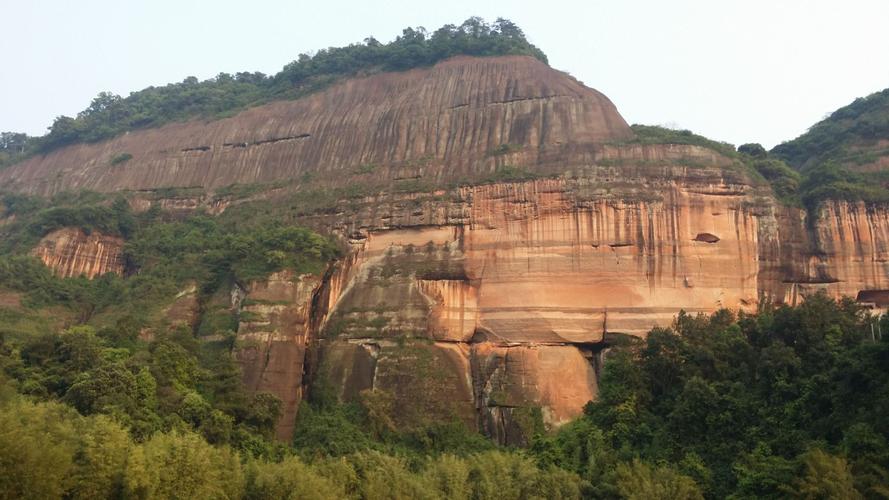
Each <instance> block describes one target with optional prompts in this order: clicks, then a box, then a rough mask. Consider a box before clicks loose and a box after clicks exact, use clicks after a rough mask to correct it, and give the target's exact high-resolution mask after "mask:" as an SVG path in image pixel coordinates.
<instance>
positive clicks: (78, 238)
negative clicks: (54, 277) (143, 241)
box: [31, 228, 124, 278]
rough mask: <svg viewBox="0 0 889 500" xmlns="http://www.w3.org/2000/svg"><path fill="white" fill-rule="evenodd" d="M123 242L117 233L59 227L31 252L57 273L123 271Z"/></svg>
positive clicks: (92, 273) (99, 273)
mask: <svg viewBox="0 0 889 500" xmlns="http://www.w3.org/2000/svg"><path fill="white" fill-rule="evenodd" d="M123 245H124V241H123V238H121V237H119V236H108V235H104V234H101V233H99V232H96V231H92V232H90V233H86V232H84V231H83V230H81V229H80V228H62V229H57V230H55V231H53V232H51V233H49V234H47V235H46V236H44V237H43V239H41V240H40V243H38V245H37V246H36V247H35V248H34V249H33V250H32V251H31V253H32V255H34V256H35V257H37V258H39V259H40V260H41V261H43V263H44V264H46V265H47V266H48V267H50V268H52V269H53V271H55V273H56V274H58V275H59V276H62V277H71V276H80V275H84V276H86V277H87V278H94V277H96V276H101V275H103V274H105V273H115V274H123V272H124V259H123Z"/></svg>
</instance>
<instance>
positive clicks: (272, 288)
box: [232, 271, 322, 440]
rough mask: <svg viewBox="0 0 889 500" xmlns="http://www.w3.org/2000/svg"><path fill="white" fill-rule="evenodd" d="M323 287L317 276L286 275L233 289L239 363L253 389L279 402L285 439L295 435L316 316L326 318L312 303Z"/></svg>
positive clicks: (280, 428)
mask: <svg viewBox="0 0 889 500" xmlns="http://www.w3.org/2000/svg"><path fill="white" fill-rule="evenodd" d="M320 283H321V280H320V278H319V277H317V276H313V275H304V276H295V275H293V273H291V272H289V271H282V272H279V273H275V274H273V275H272V276H270V277H269V278H268V279H266V280H262V281H259V282H252V283H250V284H249V285H248V286H247V288H246V290H241V289H240V288H237V287H236V288H235V289H234V290H233V291H232V302H233V306H234V307H235V308H236V309H237V310H238V323H239V324H238V336H237V340H238V342H237V344H238V345H237V348H236V350H235V359H236V360H237V361H238V363H239V364H240V365H241V368H242V376H243V381H244V385H245V386H246V388H247V389H248V390H249V391H251V392H254V393H257V392H268V393H271V394H274V395H275V396H277V397H278V398H279V399H280V400H281V403H282V409H281V410H282V411H281V418H280V421H279V424H278V426H277V428H276V434H277V436H278V438H279V439H281V440H288V439H290V437H291V436H292V435H293V427H294V425H295V422H296V411H297V409H298V407H299V403H300V401H301V400H302V395H303V374H304V363H305V361H306V350H307V348H308V346H309V342H310V341H311V340H312V339H313V334H314V330H313V324H314V323H313V317H312V314H313V313H314V314H315V315H321V314H322V312H321V311H319V310H318V309H317V308H315V309H313V301H312V299H313V297H314V295H315V293H316V292H317V290H318V288H319V285H320Z"/></svg>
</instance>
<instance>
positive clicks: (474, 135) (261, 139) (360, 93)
mask: <svg viewBox="0 0 889 500" xmlns="http://www.w3.org/2000/svg"><path fill="white" fill-rule="evenodd" d="M631 136H632V132H631V131H630V129H629V127H628V126H627V124H626V122H625V121H624V120H623V118H621V116H620V114H618V112H617V110H616V109H615V107H614V105H613V104H612V103H611V102H610V101H609V100H608V98H606V97H605V96H604V95H602V94H600V93H599V92H596V91H595V90H592V89H590V88H587V87H585V86H583V85H582V84H581V83H579V82H577V81H576V80H575V79H573V78H571V77H570V76H568V75H567V74H565V73H561V72H558V71H555V70H553V69H552V68H550V67H548V66H546V65H545V64H543V63H541V62H540V61H538V60H536V59H533V58H531V57H524V56H510V57H491V58H470V57H457V58H453V59H450V60H447V61H444V62H442V63H439V64H437V65H435V66H434V67H432V68H423V69H415V70H411V71H406V72H402V73H383V74H378V75H374V76H369V77H365V78H354V79H351V80H348V81H345V82H343V83H340V84H337V85H335V86H333V87H331V88H330V89H328V90H326V91H323V92H319V93H317V94H313V95H310V96H307V97H304V98H302V99H299V100H294V101H280V102H274V103H271V104H267V105H264V106H259V107H254V108H250V109H247V110H246V111H243V112H241V113H239V114H238V115H236V116H234V117H231V118H225V119H221V120H214V121H209V122H208V121H203V120H194V121H190V122H185V123H173V124H169V125H166V126H163V127H160V128H156V129H148V130H141V131H134V132H130V133H127V134H124V135H122V136H120V137H117V138H115V139H113V140H109V141H104V142H100V143H97V144H77V145H73V146H69V147H66V148H62V149H59V150H57V151H53V152H51V153H49V154H47V155H44V156H39V157H34V158H31V159H29V160H27V161H24V162H22V163H19V164H17V165H14V166H13V167H11V168H10V169H4V170H3V171H2V172H0V186H2V187H4V188H5V189H7V190H14V191H21V192H27V193H32V194H43V195H49V194H53V193H57V192H59V191H65V190H78V189H90V190H94V191H106V192H107V191H116V190H144V189H157V188H165V187H193V186H201V187H204V188H211V189H212V188H219V187H222V186H227V185H230V184H235V183H241V184H249V183H269V182H273V181H282V180H300V179H303V180H305V179H306V178H307V177H312V178H314V179H315V180H316V181H318V182H324V183H326V184H328V185H341V184H342V183H343V182H344V181H348V179H344V176H349V177H351V176H353V175H355V173H356V172H357V173H360V172H366V173H368V174H370V173H372V175H368V176H367V177H366V179H365V180H370V179H371V178H373V179H377V180H379V179H389V180H392V179H409V178H410V179H414V178H420V177H422V178H424V179H427V180H429V181H443V180H447V179H455V178H461V177H465V176H472V175H475V174H477V173H479V172H481V171H483V170H485V169H486V168H489V167H492V166H493V165H494V163H496V160H498V159H503V158H508V161H509V162H510V164H512V165H533V166H535V167H543V166H546V165H550V166H556V165H562V166H564V165H565V164H568V163H572V162H574V161H575V160H576V159H578V158H582V157H583V155H584V154H586V152H587V151H588V150H589V149H590V148H591V147H592V145H593V144H596V143H602V142H605V141H610V140H617V139H626V138H629V137H631ZM498 148H499V149H498ZM121 153H129V154H131V155H132V159H130V160H128V161H126V162H124V163H120V164H117V165H112V164H111V160H112V158H114V157H115V156H117V155H119V154H121ZM495 156H496V158H495Z"/></svg>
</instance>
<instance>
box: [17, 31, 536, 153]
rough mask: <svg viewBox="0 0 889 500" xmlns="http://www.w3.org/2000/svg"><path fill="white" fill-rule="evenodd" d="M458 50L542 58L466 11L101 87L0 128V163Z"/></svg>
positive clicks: (226, 111) (427, 61)
mask: <svg viewBox="0 0 889 500" xmlns="http://www.w3.org/2000/svg"><path fill="white" fill-rule="evenodd" d="M457 55H470V56H502V55H528V56H533V57H536V58H537V59H540V60H541V61H543V62H546V55H545V54H544V53H543V52H542V51H541V50H540V49H538V48H537V47H535V46H534V45H532V44H531V43H530V42H529V41H528V40H527V38H526V37H525V34H524V33H523V32H522V30H521V28H519V27H518V26H516V25H515V23H513V22H511V21H509V20H507V19H502V18H498V19H497V20H496V21H495V22H494V23H492V24H488V23H486V22H485V21H484V20H483V19H481V18H478V17H471V18H469V19H467V20H466V21H464V22H463V23H462V24H460V25H459V26H457V25H453V24H448V25H445V26H442V27H441V28H439V29H437V30H435V31H432V32H428V31H426V29H424V28H422V27H418V28H406V29H404V31H403V32H402V34H401V35H400V36H398V37H397V38H396V39H395V40H393V41H391V42H389V43H381V42H379V41H377V40H376V39H374V38H373V37H370V38H367V39H365V40H364V41H363V42H361V43H355V44H352V45H348V46H346V47H331V48H327V49H321V50H319V51H317V52H316V53H314V54H300V56H299V58H298V59H297V60H295V61H293V62H291V63H289V64H287V65H286V66H284V68H283V69H282V70H281V71H280V72H279V73H277V74H275V75H271V76H267V75H264V74H262V73H249V72H241V73H236V74H234V75H231V74H228V73H220V74H219V75H217V76H216V77H214V78H211V79H208V80H204V81H198V79H197V78H195V77H188V78H186V79H185V80H183V81H182V82H180V83H172V84H169V85H165V86H162V87H148V88H146V89H143V90H140V91H137V92H132V93H131V94H130V95H129V96H127V97H121V96H118V95H115V94H112V93H110V92H101V93H99V95H98V96H96V98H95V99H93V101H92V102H91V103H90V105H89V106H88V107H87V108H86V109H84V110H83V111H81V112H80V113H78V114H77V116H76V117H73V118H72V117H69V116H60V117H58V118H56V119H55V121H54V122H53V124H52V126H50V127H49V132H48V133H47V134H46V135H44V136H42V137H28V136H27V135H25V134H17V133H12V132H5V133H3V135H2V136H0V166H3V165H9V164H11V163H14V162H16V161H19V160H20V159H22V158H25V157H27V156H28V155H32V154H42V153H46V152H49V151H52V150H53V149H56V148H59V147H62V146H66V145H68V144H73V143H77V142H97V141H101V140H104V139H108V138H111V137H114V136H116V135H118V134H121V133H123V132H126V131H129V130H136V129H141V128H150V127H157V126H160V125H163V124H165V123H169V122H172V121H182V120H189V119H194V118H204V119H212V118H220V117H223V116H228V115H231V114H234V113H236V112H238V111H240V110H242V109H245V108H247V107H250V106H256V105H259V104H263V103H266V102H269V101H273V100H280V99H295V98H298V97H301V96H304V95H306V94H308V93H311V92H315V91H317V90H319V89H321V88H324V87H326V86H328V85H330V84H331V83H333V82H335V81H338V80H339V79H341V78H344V77H349V76H355V75H366V74H372V73H375V72H381V71H403V70H407V69H411V68H417V67H421V66H430V65H432V64H435V63H436V62H438V61H441V60H444V59H447V58H449V57H452V56H457Z"/></svg>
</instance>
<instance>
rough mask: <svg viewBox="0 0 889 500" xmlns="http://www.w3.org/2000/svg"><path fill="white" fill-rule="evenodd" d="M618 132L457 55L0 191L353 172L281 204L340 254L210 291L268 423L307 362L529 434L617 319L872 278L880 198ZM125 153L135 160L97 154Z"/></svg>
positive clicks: (111, 146)
mask: <svg viewBox="0 0 889 500" xmlns="http://www.w3.org/2000/svg"><path fill="white" fill-rule="evenodd" d="M632 139H633V132H632V130H631V129H630V128H629V127H628V126H627V124H626V122H625V121H624V120H623V118H621V116H620V115H619V114H618V112H617V111H616V109H615V107H614V106H613V105H612V103H611V102H610V101H609V100H608V99H607V98H606V97H604V96H603V95H602V94H600V93H598V92H596V91H595V90H592V89H589V88H587V87H585V86H583V85H582V84H580V83H579V82H577V81H576V80H574V79H573V78H571V77H570V76H568V75H566V74H564V73H561V72H558V71H555V70H553V69H551V68H549V67H548V66H546V65H544V64H543V63H541V62H539V61H537V60H535V59H532V58H529V57H518V56H516V57H498V58H483V59H478V58H468V57H459V58H454V59H451V60H448V61H446V62H443V63H440V64H438V65H436V66H434V67H432V68H426V69H415V70H411V71H407V72H404V73H385V74H377V75H373V76H367V77H362V78H355V79H351V80H348V81H345V82H342V83H339V84H337V85H335V86H333V87H331V88H329V89H327V90H326V91H323V92H320V93H317V94H314V95H310V96H307V97H304V98H302V99H299V100H295V101H284V102H275V103H271V104H267V105H264V106H259V107H256V108H251V109H248V110H246V111H243V112H241V113H239V114H238V115H236V116H233V117H230V118H225V119H221V120H216V121H210V122H202V121H191V122H187V123H176V124H170V125H166V126H164V127H160V128H157V129H151V130H142V131H136V132H131V133H129V134H126V135H123V136H120V137H118V138H115V139H113V140H110V141H106V142H102V143H97V144H84V145H75V146H70V147H67V148H64V149H61V150H58V151H56V152H53V153H51V154H48V155H46V156H43V157H35V158H31V159H29V160H28V161H25V162H23V163H20V164H18V165H15V166H13V167H11V168H9V169H6V170H4V171H2V172H0V185H2V186H3V187H5V188H6V189H11V190H17V191H22V192H27V193H33V194H41V195H49V194H53V193H56V192H59V191H64V190H77V189H91V190H97V191H106V192H112V191H120V190H134V191H139V190H158V189H160V188H169V187H200V188H203V189H204V190H205V191H204V192H203V193H202V194H198V195H195V196H194V197H192V198H188V196H185V197H179V198H176V199H163V197H161V199H156V198H155V199H154V200H152V201H147V200H146V199H145V198H144V197H143V196H142V194H140V193H136V194H132V195H131V203H132V205H133V206H134V208H136V209H138V210H144V209H146V208H147V207H148V206H149V205H150V204H152V203H157V204H159V205H160V206H161V207H163V208H168V209H172V210H175V211H178V212H187V211H189V210H194V209H196V208H201V207H203V208H207V209H209V210H210V211H211V213H218V212H219V211H222V210H225V209H226V207H227V206H228V204H229V203H230V202H234V201H233V200H229V199H226V198H225V197H222V198H220V197H214V196H213V195H212V192H213V191H214V190H218V189H219V188H222V187H224V186H228V185H231V184H236V183H241V184H250V183H276V182H285V183H290V184H288V187H286V188H285V189H283V191H282V190H280V189H278V187H276V188H275V189H274V190H271V191H268V192H263V190H262V189H259V190H258V191H257V194H255V195H253V196H254V199H257V200H262V201H268V200H269V199H283V200H290V198H287V196H290V195H292V194H294V193H300V192H306V191H308V190H311V189H329V188H340V187H349V186H352V185H355V184H361V185H364V186H366V187H367V186H370V188H369V189H368V190H367V193H368V194H366V195H364V196H360V197H353V198H351V199H347V200H346V199H340V200H337V199H333V200H330V203H328V204H327V205H325V206H323V207H321V208H319V207H308V206H305V207H300V206H296V207H295V208H296V211H297V213H298V214H297V215H296V216H294V217H295V220H296V221H297V222H298V223H301V224H306V225H308V226H311V227H313V228H316V229H318V230H321V231H324V232H327V233H333V234H336V235H338V236H339V237H340V238H341V239H342V240H343V242H344V245H345V246H348V248H349V249H350V250H349V252H347V254H346V256H345V257H344V258H343V259H341V260H340V261H339V262H335V263H331V265H330V267H329V269H328V270H327V272H326V273H325V274H324V275H323V276H311V275H303V276H295V275H292V274H287V273H286V272H285V273H278V274H276V275H274V276H272V277H270V278H268V279H267V280H266V281H264V282H262V281H260V282H255V283H249V284H242V285H244V286H243V287H240V286H236V287H235V289H233V290H232V291H231V293H230V295H231V297H232V300H231V303H230V304H225V305H224V307H230V308H231V310H233V311H235V312H236V313H238V314H240V318H241V321H240V327H239V331H238V335H239V342H238V346H239V347H238V348H237V349H236V352H235V353H234V355H235V357H236V359H237V360H238V362H239V363H240V364H241V366H242V368H243V374H244V381H245V384H246V385H247V386H248V388H249V389H250V390H252V391H269V392H272V393H274V394H276V395H277V396H279V397H280V398H281V400H282V401H283V402H284V403H285V405H284V406H285V408H284V409H285V413H284V418H282V421H281V422H280V423H279V426H278V435H279V437H280V438H282V439H288V438H289V437H290V434H291V433H292V430H293V422H294V415H295V414H296V412H297V408H298V405H299V402H300V400H301V398H302V396H303V394H304V393H305V391H306V390H307V389H308V390H310V388H309V384H310V382H311V381H312V380H313V379H314V380H318V379H319V378H323V379H324V381H325V383H327V384H329V386H332V387H333V388H334V389H335V391H336V393H337V394H338V395H339V397H340V398H342V399H345V400H355V399H358V398H360V397H361V395H362V391H365V390H369V389H375V390H384V391H387V392H389V393H391V394H392V395H393V398H394V399H393V403H392V408H393V411H394V416H393V418H394V420H395V421H396V422H397V423H398V424H399V425H401V426H404V427H410V426H412V425H419V424H422V423H424V422H429V421H451V420H453V419H458V420H462V421H464V422H466V423H467V424H469V425H470V426H476V427H478V428H481V429H483V430H484V431H485V432H487V433H488V434H490V435H492V436H494V437H496V438H497V439H498V440H500V441H502V442H510V443H522V442H524V440H525V439H526V438H527V437H528V436H529V433H530V432H532V431H533V429H532V428H531V427H529V425H531V424H532V423H533V422H534V420H535V419H536V418H538V416H539V417H540V418H541V419H542V421H543V422H544V423H545V424H547V425H550V426H556V425H560V424H562V423H564V422H567V421H568V420H570V419H571V418H573V417H575V416H577V415H578V414H579V413H580V411H581V408H582V407H583V405H584V404H585V403H586V402H587V401H589V400H590V399H592V398H595V397H596V394H597V392H598V380H597V378H598V369H599V366H600V360H601V352H602V350H603V349H604V348H606V346H607V337H608V335H609V334H611V333H615V332H619V333H627V334H633V335H644V334H645V333H646V332H647V331H648V330H649V329H650V328H652V327H653V326H667V325H669V324H670V323H671V321H672V320H673V318H674V317H675V316H676V314H677V313H679V311H681V310H685V311H688V312H691V313H696V312H702V313H709V312H712V311H715V310H717V309H720V308H730V309H734V310H739V309H741V310H754V309H755V308H756V307H757V306H758V305H760V304H764V303H795V302H797V301H799V300H802V299H803V297H804V296H805V295H806V294H808V293H812V292H814V291H816V290H822V289H823V290H825V291H827V292H828V293H829V294H831V295H833V296H836V297H839V296H842V295H849V296H853V297H855V296H858V295H859V293H861V292H864V294H863V295H862V296H863V297H882V296H883V295H886V294H884V293H882V292H883V291H885V290H889V268H887V265H889V264H887V262H889V210H887V209H886V208H885V207H881V206H875V205H866V204H863V203H848V202H829V203H825V204H824V205H823V206H822V207H821V208H820V212H819V213H814V214H811V213H809V214H807V213H806V211H805V210H803V209H800V208H794V207H786V206H783V205H781V204H780V203H778V202H777V201H776V200H775V198H774V196H773V194H772V193H771V191H770V189H769V187H768V186H767V185H764V184H763V183H762V182H761V181H756V179H755V178H753V177H752V176H750V175H749V174H748V172H747V171H746V170H745V168H744V166H743V165H742V164H740V162H738V161H737V160H736V159H733V158H728V157H726V156H723V155H722V154H720V153H718V152H716V151H713V150H710V149H707V148H704V147H699V146H690V145H676V144H636V143H634V142H633V141H632ZM121 153H129V154H131V155H132V159H131V160H129V161H126V162H124V163H121V164H119V165H116V166H112V165H111V159H112V158H113V157H115V156H116V155H119V154H121ZM504 170H505V171H507V172H515V171H521V172H524V173H527V174H529V175H528V177H533V178H528V177H525V178H522V179H521V180H517V179H515V178H508V177H509V176H508V175H507V176H501V177H498V173H502V172H503V171H504ZM456 181H461V182H456ZM272 191H275V192H274V193H273V192H272ZM279 191H282V192H279ZM276 197H278V198H276ZM293 199H294V200H298V199H300V198H293ZM238 202H245V200H238ZM247 202H249V200H247ZM288 203H290V204H291V205H298V203H299V202H298V201H289V202H288ZM64 234H69V233H64ZM72 234H73V233H72ZM97 238H99V236H93V237H90V238H85V237H82V236H78V237H77V238H71V237H69V239H68V240H66V241H69V240H70V241H71V243H65V244H64V245H63V244H60V243H54V241H61V240H59V238H58V236H53V237H52V238H49V239H47V240H45V241H44V242H43V243H41V246H40V247H39V249H38V250H36V254H37V255H39V256H40V257H41V258H42V259H43V260H44V262H46V263H47V264H48V265H51V266H54V267H56V268H57V269H59V272H61V273H62V274H65V275H70V274H72V273H76V272H86V273H87V274H90V275H92V274H96V272H98V271H95V270H96V269H101V270H112V271H115V270H116V269H118V267H116V266H118V265H119V264H117V261H115V260H114V259H113V258H106V257H104V256H103V257H101V258H100V256H98V255H95V256H93V257H89V256H88V255H87V254H89V252H90V249H98V248H100V247H101V245H99V243H100V242H101V240H99V239H97ZM78 244H79V245H81V246H82V248H72V247H71V245H78ZM120 247H121V243H118V244H117V248H118V252H119V248H120ZM102 248H104V247H102ZM109 259H110V260H109ZM94 263H95V264H94ZM223 295H227V294H223ZM245 304H246V305H245ZM193 323H195V324H196V323H197V322H196V321H195V322H193Z"/></svg>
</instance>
